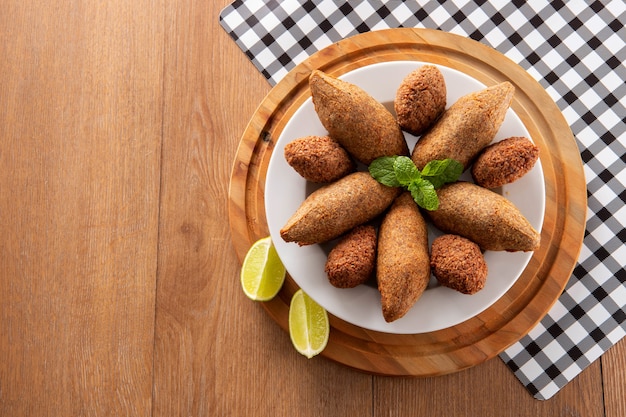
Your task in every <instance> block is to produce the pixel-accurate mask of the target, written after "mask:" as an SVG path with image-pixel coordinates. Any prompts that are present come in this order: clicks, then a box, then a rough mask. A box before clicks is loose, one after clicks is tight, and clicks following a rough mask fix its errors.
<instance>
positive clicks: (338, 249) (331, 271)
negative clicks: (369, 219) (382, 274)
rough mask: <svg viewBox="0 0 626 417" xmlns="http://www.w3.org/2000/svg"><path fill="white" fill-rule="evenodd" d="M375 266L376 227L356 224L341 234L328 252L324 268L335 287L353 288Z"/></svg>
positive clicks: (363, 279) (370, 274) (361, 282)
mask: <svg viewBox="0 0 626 417" xmlns="http://www.w3.org/2000/svg"><path fill="white" fill-rule="evenodd" d="M375 266H376V229H375V228H374V226H371V225H362V226H357V227H355V228H354V229H352V230H351V231H350V232H348V233H347V234H346V235H345V236H343V237H342V238H341V239H340V240H339V242H338V243H337V245H336V246H335V247H334V248H333V249H332V250H331V251H330V253H329V254H328V259H327V261H326V267H325V268H324V270H325V272H326V275H328V281H329V282H330V283H331V284H332V285H333V286H335V287H337V288H354V287H356V286H357V285H360V284H363V283H365V282H367V280H369V279H370V278H371V277H372V275H373V273H374V268H375Z"/></svg>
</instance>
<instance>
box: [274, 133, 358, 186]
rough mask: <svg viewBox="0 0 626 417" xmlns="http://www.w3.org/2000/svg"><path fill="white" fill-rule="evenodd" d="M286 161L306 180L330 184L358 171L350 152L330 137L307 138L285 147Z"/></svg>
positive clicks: (292, 142) (299, 139)
mask: <svg viewBox="0 0 626 417" xmlns="http://www.w3.org/2000/svg"><path fill="white" fill-rule="evenodd" d="M284 154H285V160H286V161H287V163H288V164H289V165H290V166H291V167H292V168H293V169H294V170H296V172H297V173H298V174H300V175H301V176H302V177H303V178H304V179H306V180H307V181H311V182H317V183H328V182H333V181H336V180H338V179H339V178H342V177H345V176H346V175H348V174H349V173H351V172H354V170H355V169H356V165H355V163H354V162H353V161H352V159H351V158H350V155H348V152H346V150H345V149H344V148H343V147H341V145H340V144H339V143H337V142H336V141H334V140H333V139H331V137H330V136H305V137H302V138H298V139H296V140H294V141H291V142H289V143H288V144H287V145H285V151H284Z"/></svg>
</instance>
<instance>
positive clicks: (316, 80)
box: [309, 70, 409, 165]
mask: <svg viewBox="0 0 626 417" xmlns="http://www.w3.org/2000/svg"><path fill="white" fill-rule="evenodd" d="M309 86H310V88H311V96H312V99H313V105H314V106H315V111H316V112H317V115H318V117H319V119H320V121H321V122H322V125H323V126H324V128H326V130H327V131H328V133H329V135H330V136H331V137H332V138H333V139H334V140H336V141H337V142H339V143H340V144H341V146H343V147H344V148H345V149H346V150H347V151H348V153H350V155H352V157H354V158H355V159H356V160H357V161H360V162H362V163H364V164H366V165H369V164H370V163H371V162H372V161H373V160H374V159H376V158H378V157H380V156H392V155H408V154H409V149H408V147H407V144H406V141H405V140H404V135H403V134H402V130H400V126H398V122H397V121H396V119H395V118H394V117H393V115H392V114H391V113H390V112H389V111H388V110H387V109H386V108H385V106H383V105H382V104H381V103H379V102H378V101H376V100H375V99H374V98H373V97H372V96H370V95H369V94H368V93H367V92H365V91H364V90H363V89H361V88H360V87H357V86H356V85H354V84H351V83H348V82H345V81H342V80H339V79H337V78H334V77H331V76H329V75H326V74H324V73H323V72H321V71H317V70H315V71H313V72H312V73H311V76H310V78H309Z"/></svg>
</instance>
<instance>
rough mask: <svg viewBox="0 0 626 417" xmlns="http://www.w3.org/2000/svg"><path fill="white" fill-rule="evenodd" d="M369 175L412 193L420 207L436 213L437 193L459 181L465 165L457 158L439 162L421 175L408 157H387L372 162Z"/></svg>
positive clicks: (431, 162)
mask: <svg viewBox="0 0 626 417" xmlns="http://www.w3.org/2000/svg"><path fill="white" fill-rule="evenodd" d="M369 172H370V175H371V176H372V177H374V179H376V180H377V181H378V182H380V183H381V184H383V185H386V186H388V187H402V188H405V189H407V190H409V191H410V192H411V196H412V197H413V200H415V202H416V203H417V205H419V206H420V207H422V208H425V209H426V210H429V211H433V210H437V208H438V207H439V198H438V197H437V191H435V190H436V189H437V188H440V187H441V186H442V185H444V184H446V183H449V182H454V181H456V180H458V179H459V177H460V176H461V174H462V173H463V165H462V164H461V163H460V162H458V161H456V160H454V159H443V160H435V161H430V162H429V163H428V164H426V166H425V167H424V169H422V171H421V172H420V170H419V169H417V167H416V166H415V164H414V163H413V161H412V160H411V158H409V157H408V156H383V157H381V158H377V159H375V160H374V161H372V163H371V164H370V166H369Z"/></svg>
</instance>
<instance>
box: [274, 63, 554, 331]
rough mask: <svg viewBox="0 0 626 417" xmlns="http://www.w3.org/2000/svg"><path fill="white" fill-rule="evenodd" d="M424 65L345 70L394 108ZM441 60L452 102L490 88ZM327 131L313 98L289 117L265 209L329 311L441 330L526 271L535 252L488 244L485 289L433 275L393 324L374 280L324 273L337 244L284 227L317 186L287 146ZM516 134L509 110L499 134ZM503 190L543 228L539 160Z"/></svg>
mask: <svg viewBox="0 0 626 417" xmlns="http://www.w3.org/2000/svg"><path fill="white" fill-rule="evenodd" d="M424 64H425V63H423V62H416V61H394V62H384V63H377V64H372V65H369V66H365V67H362V68H359V69H356V70H354V71H351V72H349V73H346V74H344V75H343V76H341V77H340V78H341V79H343V80H345V81H348V82H351V83H353V84H356V85H358V86H359V87H361V88H363V89H364V90H365V91H367V92H368V93H369V94H370V95H372V96H373V97H374V98H375V99H376V100H378V101H380V102H381V103H383V104H384V105H385V106H386V107H387V108H388V109H393V100H394V98H395V93H396V90H397V88H398V86H399V85H400V83H401V81H402V79H403V78H404V77H405V76H406V75H407V74H409V73H410V72H411V71H413V70H415V69H416V68H418V67H420V66H421V65H424ZM431 65H432V64H431ZM438 67H439V69H440V70H441V72H442V74H443V76H444V78H445V81H446V89H447V106H448V107H449V106H450V105H451V104H452V103H454V102H455V101H456V100H457V99H458V98H460V97H461V96H463V95H466V94H468V93H471V92H472V91H477V90H481V89H483V88H485V87H486V86H485V85H483V84H482V83H480V82H478V81H477V80H475V79H473V78H471V77H470V76H468V75H466V74H464V73H462V72H459V71H457V70H455V69H451V68H447V67H444V66H440V65H438ZM325 134H327V132H326V130H325V129H324V127H323V126H322V124H321V123H320V121H319V118H318V117H317V113H316V112H315V109H314V107H313V102H312V101H311V99H310V98H309V99H308V100H307V101H306V102H305V103H303V104H302V106H301V107H300V108H299V109H298V110H297V111H296V112H295V113H294V115H293V117H292V118H291V120H290V121H289V122H288V123H287V125H286V126H285V128H284V129H283V131H282V133H281V135H280V137H279V138H278V141H277V143H276V146H275V149H274V151H273V153H272V156H271V159H270V162H269V166H268V171H267V177H266V183H265V211H266V213H267V223H268V227H269V230H270V235H271V237H272V240H273V242H274V245H275V246H276V250H277V251H278V254H279V256H280V258H281V260H282V261H283V263H284V264H285V267H286V268H287V271H288V272H289V274H290V275H291V277H292V278H293V279H294V280H295V282H296V283H297V284H298V285H299V286H300V287H301V288H302V289H303V290H304V291H305V292H306V293H307V294H309V295H310V296H311V297H312V298H313V299H314V300H315V301H317V302H318V303H319V304H320V305H321V306H323V307H324V308H325V309H326V310H327V311H328V312H329V313H331V314H333V315H335V316H337V317H339V318H340V319H342V320H345V321H347V322H349V323H351V324H353V325H356V326H359V327H362V328H365V329H369V330H375V331H379V332H386V333H396V334H415V333H424V332H431V331H436V330H440V329H444V328H447V327H451V326H454V325H456V324H459V323H461V322H463V321H465V320H468V319H470V318H472V317H473V316H475V315H477V314H479V313H481V312H482V311H483V310H485V309H487V308H488V307H489V306H491V305H492V304H493V303H494V302H495V301H497V300H498V299H499V298H500V297H501V296H502V295H503V294H504V293H505V292H506V291H507V290H508V289H509V288H510V287H511V286H512V285H513V284H514V283H515V281H516V280H517V278H518V277H519V276H520V274H521V273H522V272H523V271H524V268H526V265H527V264H528V261H529V260H530V258H531V257H532V252H515V253H509V252H493V251H487V252H485V260H486V262H487V265H488V269H489V274H488V276H487V282H486V284H485V287H484V288H483V289H482V290H481V291H479V292H478V293H477V294H474V295H464V294H461V293H459V292H456V291H454V290H451V289H449V288H445V287H442V286H440V285H438V284H437V282H436V280H435V279H434V278H431V283H430V285H429V287H428V288H427V289H426V291H425V292H424V294H423V295H422V297H421V298H420V299H419V300H418V301H417V303H416V304H415V305H414V306H413V308H412V309H411V310H410V311H409V312H408V313H407V314H406V315H405V316H404V317H402V318H401V319H398V320H396V321H394V322H392V323H387V322H385V320H384V318H383V316H382V312H381V304H380V294H379V292H378V290H377V289H376V288H375V287H373V286H369V285H361V286H359V287H357V288H351V289H339V288H335V287H333V286H332V285H331V284H330V283H329V282H328V279H327V277H326V274H325V272H324V265H325V263H326V258H327V254H328V251H329V250H330V248H331V247H332V245H330V244H324V245H310V246H303V247H300V246H298V245H297V244H296V243H286V242H285V241H283V240H282V239H281V237H280V233H279V231H280V229H281V228H282V227H283V226H284V225H285V223H286V222H287V220H288V219H289V218H290V217H291V215H292V214H293V213H294V212H295V211H296V209H297V208H298V207H299V206H300V204H301V203H302V201H304V199H305V198H306V197H307V195H309V194H310V193H311V192H312V191H313V190H314V189H316V188H317V187H316V186H315V185H313V184H310V183H308V182H307V181H305V180H304V179H303V178H302V177H301V176H300V175H299V174H298V173H297V172H296V171H294V170H293V168H291V167H290V166H289V165H288V164H287V162H286V161H285V158H284V147H285V145H286V144H287V143H289V142H291V141H292V140H294V139H297V138H299V137H302V136H307V135H325ZM511 136H526V137H528V138H530V135H529V133H528V131H527V130H526V128H525V127H524V125H523V123H522V122H521V120H520V119H519V117H517V115H516V114H515V112H513V110H511V109H509V111H508V113H507V115H506V118H505V120H504V123H503V124H502V127H501V128H500V130H499V131H498V134H497V136H496V138H495V139H494V141H499V140H502V139H504V138H507V137H511ZM405 138H406V140H407V143H408V145H409V149H413V146H414V145H415V142H416V141H417V138H416V137H414V136H412V135H409V134H407V133H405ZM530 139H531V140H532V138H530ZM462 179H466V180H471V177H470V176H469V174H468V173H467V172H466V173H465V174H464V176H463V177H462ZM502 194H503V195H504V196H505V197H506V198H508V199H509V200H511V201H512V202H513V203H514V204H515V205H516V206H517V207H518V208H519V209H520V211H521V212H522V214H524V216H525V217H526V218H527V219H528V220H529V222H530V223H531V224H532V225H533V227H534V228H535V229H537V230H538V231H540V230H541V226H542V223H543V216H544V208H545V186H544V178H543V172H542V170H541V163H540V162H539V161H538V162H537V164H536V165H535V166H534V168H533V169H532V170H531V171H530V172H529V173H528V174H526V175H525V176H524V177H522V178H521V179H519V180H518V181H516V182H514V183H513V184H509V185H506V186H504V187H502ZM438 234H439V232H438V231H437V230H436V229H434V228H433V227H430V229H429V238H430V240H431V241H432V239H433V238H434V237H435V236H437V235H438Z"/></svg>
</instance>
